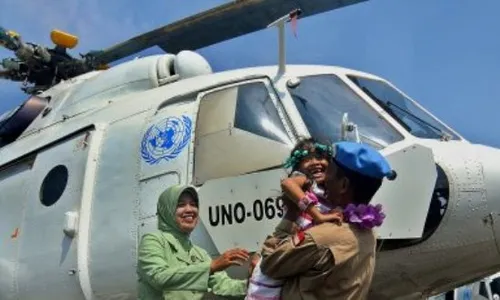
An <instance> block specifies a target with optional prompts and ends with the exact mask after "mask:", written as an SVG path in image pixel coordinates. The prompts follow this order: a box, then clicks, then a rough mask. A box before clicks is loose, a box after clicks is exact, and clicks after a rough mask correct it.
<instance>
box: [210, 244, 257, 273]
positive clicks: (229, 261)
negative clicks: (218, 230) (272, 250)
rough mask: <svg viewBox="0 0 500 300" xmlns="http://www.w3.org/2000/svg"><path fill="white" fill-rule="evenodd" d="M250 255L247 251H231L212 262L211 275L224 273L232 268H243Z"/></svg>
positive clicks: (238, 249)
mask: <svg viewBox="0 0 500 300" xmlns="http://www.w3.org/2000/svg"><path fill="white" fill-rule="evenodd" d="M248 257H249V254H248V251H247V250H245V249H240V248H235V249H229V250H227V251H226V252H224V253H223V254H222V255H221V256H219V257H217V258H216V259H214V260H212V263H211V264H210V273H215V272H220V271H223V270H225V269H227V268H229V267H230V266H241V265H243V264H244V263H245V262H246V261H247V260H248Z"/></svg>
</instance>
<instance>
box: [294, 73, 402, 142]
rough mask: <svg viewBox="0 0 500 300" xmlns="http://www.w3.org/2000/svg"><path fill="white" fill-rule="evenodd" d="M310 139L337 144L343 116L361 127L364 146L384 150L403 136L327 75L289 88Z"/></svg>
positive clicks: (337, 79) (337, 80)
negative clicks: (365, 144)
mask: <svg viewBox="0 0 500 300" xmlns="http://www.w3.org/2000/svg"><path fill="white" fill-rule="evenodd" d="M288 90H289V92H290V94H291V96H292V98H293V100H294V102H295V105H296V106H297V109H298V110H299V113H300V115H301V116H302V118H303V120H304V123H305V124H306V126H307V128H308V129H309V133H310V134H311V136H313V137H315V138H317V139H320V140H325V141H330V142H335V141H338V140H340V138H341V122H342V117H343V115H344V113H347V114H348V118H349V121H350V122H354V123H355V124H356V125H357V126H358V131H359V135H360V138H361V140H362V141H363V142H365V143H369V144H371V145H372V146H374V147H376V148H378V149H381V148H384V147H386V146H388V145H390V144H392V143H395V142H397V141H400V140H402V139H403V136H402V135H400V134H399V133H398V132H397V131H396V130H395V129H394V128H392V127H391V126H390V125H389V123H387V122H386V121H384V120H383V119H382V118H380V117H379V116H378V113H377V112H376V111H375V110H373V109H372V108H370V107H369V106H368V104H366V103H365V102H364V101H363V99H361V97H359V96H358V95H357V94H356V93H355V92H354V91H353V90H352V89H351V88H349V86H347V84H345V83H344V82H343V81H342V80H341V79H340V78H339V77H337V76H335V75H333V74H328V75H314V76H305V77H302V78H301V79H300V85H298V86H297V87H295V88H291V87H289V88H288Z"/></svg>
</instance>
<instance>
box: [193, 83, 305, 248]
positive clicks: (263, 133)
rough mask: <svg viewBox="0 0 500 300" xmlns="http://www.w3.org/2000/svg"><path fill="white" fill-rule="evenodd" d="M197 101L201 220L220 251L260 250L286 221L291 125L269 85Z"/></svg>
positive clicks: (234, 88)
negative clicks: (284, 187) (283, 183)
mask: <svg viewBox="0 0 500 300" xmlns="http://www.w3.org/2000/svg"><path fill="white" fill-rule="evenodd" d="M198 101H199V110H198V114H197V122H196V129H195V151H194V164H193V165H194V167H193V182H194V184H196V185H198V186H201V187H200V189H199V194H200V199H201V200H200V217H201V221H202V222H203V225H204V226H205V227H206V229H207V232H208V234H209V236H210V238H211V239H212V240H213V242H214V244H215V247H216V248H217V251H219V252H221V251H224V250H226V249H228V248H231V247H234V246H235V245H238V246H242V247H245V248H247V249H250V250H257V249H258V248H259V244H260V243H261V242H262V241H263V239H264V238H265V237H266V235H267V234H269V233H270V232H272V231H273V229H274V227H275V225H276V224H277V223H278V222H279V220H280V218H281V217H282V216H283V207H282V203H281V201H280V200H279V199H278V196H279V195H280V187H279V183H280V179H281V178H283V177H285V176H286V174H285V171H284V169H283V168H281V165H282V163H283V161H284V159H285V158H286V157H287V156H288V155H289V153H290V150H291V149H292V147H293V145H294V142H295V139H294V135H293V134H292V132H291V130H290V124H289V123H288V122H287V121H286V120H287V119H286V118H285V114H284V111H283V109H282V107H281V105H280V103H279V101H278V97H277V96H276V94H274V92H273V89H272V86H271V85H270V83H269V82H268V81H267V80H252V81H245V82H241V83H237V84H233V85H227V86H223V87H219V88H217V89H213V90H210V91H206V92H203V93H201V94H200V95H199V96H198Z"/></svg>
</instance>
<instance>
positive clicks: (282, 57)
mask: <svg viewBox="0 0 500 300" xmlns="http://www.w3.org/2000/svg"><path fill="white" fill-rule="evenodd" d="M301 13H302V11H301V10H300V9H299V8H297V9H295V10H293V11H291V12H290V13H288V14H286V15H284V16H283V17H281V18H279V19H277V20H276V21H274V22H272V23H271V24H269V25H267V28H269V27H272V26H276V27H278V60H279V64H278V66H279V67H278V74H283V73H285V69H286V51H285V46H286V45H285V23H287V22H290V21H291V20H293V19H294V18H298V16H299V15H300V14H301Z"/></svg>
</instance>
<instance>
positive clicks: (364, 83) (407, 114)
mask: <svg viewBox="0 0 500 300" xmlns="http://www.w3.org/2000/svg"><path fill="white" fill-rule="evenodd" d="M348 77H349V79H351V80H352V81H353V82H354V83H355V84H356V85H357V86H358V87H359V88H360V89H362V90H363V91H364V92H365V93H366V94H367V95H368V96H369V97H371V98H372V99H373V100H374V101H375V102H377V103H378V104H379V105H380V106H381V107H382V108H383V109H384V110H385V111H387V112H388V113H389V114H390V115H391V116H392V117H394V119H395V120H396V121H397V122H398V123H400V124H401V125H402V126H403V127H405V128H406V129H407V130H408V131H409V132H410V133H411V134H413V135H414V136H416V137H419V138H426V139H452V140H459V139H460V138H459V137H458V136H456V135H455V134H454V133H453V132H451V131H450V130H449V129H448V128H446V126H445V125H444V124H442V123H441V122H439V121H438V120H436V119H435V118H433V117H432V116H431V115H429V114H428V113H427V112H425V111H424V110H422V109H421V108H420V107H418V106H417V105H416V104H415V103H414V102H413V101H412V100H410V99H408V98H407V97H405V96H404V95H403V94H402V93H400V92H399V91H397V90H396V89H394V88H392V87H391V86H390V85H388V84H387V83H385V82H383V81H380V80H374V79H368V78H364V77H357V76H348Z"/></svg>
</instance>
